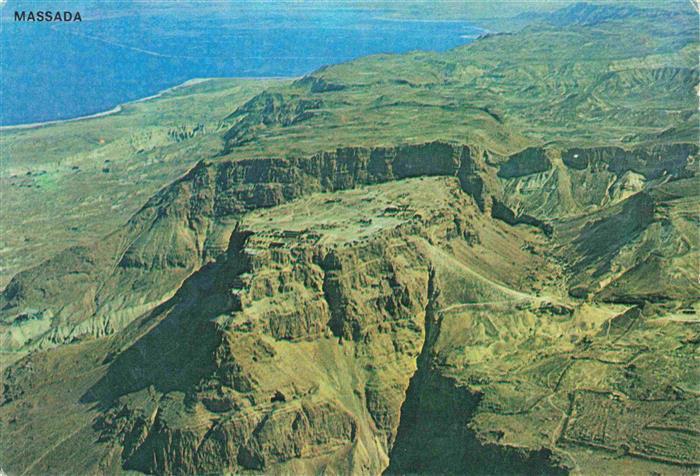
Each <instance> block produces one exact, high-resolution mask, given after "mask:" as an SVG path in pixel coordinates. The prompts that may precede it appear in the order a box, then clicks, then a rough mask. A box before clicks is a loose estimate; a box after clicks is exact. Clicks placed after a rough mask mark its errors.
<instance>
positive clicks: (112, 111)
mask: <svg viewBox="0 0 700 476" xmlns="http://www.w3.org/2000/svg"><path fill="white" fill-rule="evenodd" d="M218 79H232V80H249V81H250V80H271V79H279V80H289V79H297V78H294V77H286V76H279V77H277V76H272V77H267V76H260V77H255V76H251V77H220V78H192V79H188V80H187V81H185V82H183V83H180V84H176V85H175V86H171V87H169V88H166V89H163V90H161V91H158V92H157V93H155V94H151V95H150V96H146V97H143V98H139V99H134V100H133V101H127V102H124V103H121V104H117V105H116V106H115V107H113V108H112V109H109V110H107V111H101V112H96V113H94V114H88V115H85V116H78V117H71V118H68V119H55V120H51V121H44V122H30V123H28V124H13V125H9V126H0V132H5V131H19V130H29V129H38V128H40V127H46V126H53V125H57V124H65V123H70V122H77V121H84V120H88V119H97V118H100V117H106V116H111V115H112V114H118V113H120V112H122V111H123V110H124V106H130V105H132V104H138V103H141V102H145V101H150V100H151V99H158V98H159V97H162V96H164V95H166V94H168V93H170V92H173V91H176V90H178V89H182V88H186V87H189V86H194V85H196V84H202V83H206V82H208V81H214V80H218Z"/></svg>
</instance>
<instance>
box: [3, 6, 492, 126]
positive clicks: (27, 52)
mask: <svg viewBox="0 0 700 476" xmlns="http://www.w3.org/2000/svg"><path fill="white" fill-rule="evenodd" d="M47 3H49V2H47ZM50 4H52V5H54V8H52V10H53V9H55V5H60V6H61V8H60V9H61V10H64V9H68V10H75V8H76V7H77V8H79V10H80V13H81V15H82V18H83V21H82V22H81V23H72V24H57V23H53V24H48V23H18V22H14V21H13V18H12V16H13V14H14V11H15V10H21V9H25V10H30V9H32V7H33V8H34V9H35V10H37V9H40V8H41V7H42V5H43V6H44V7H45V5H46V4H40V3H38V2H18V1H13V0H10V1H9V2H8V3H7V4H6V5H5V6H4V7H2V10H1V11H0V14H1V15H2V22H0V28H1V29H0V125H11V124H23V123H32V122H42V121H48V120H57V119H67V118H72V117H78V116H83V115H87V114H93V113H96V112H100V111H105V110H108V109H111V108H113V107H114V106H116V105H117V104H120V103H123V102H127V101H130V100H134V99H138V98H141V97H145V96H149V95H151V94H154V93H156V92H158V91H160V90H162V89H165V88H168V87H171V86H174V85H176V84H180V83H182V82H184V81H186V80H188V79H191V78H201V77H250V76H255V77H260V76H300V75H303V74H305V73H309V72H311V71H313V70H314V69H316V68H318V67H320V66H323V65H326V64H333V63H338V62H342V61H347V60H350V59H353V58H357V57H359V56H363V55H367V54H373V53H400V52H405V51H410V50H416V49H422V50H438V51H440V50H446V49H450V48H453V47H455V46H458V45H460V44H464V43H467V42H469V41H471V38H473V37H474V36H476V35H478V34H479V33H480V32H481V31H482V30H480V29H479V28H477V27H474V26H472V25H470V24H469V23H467V22H462V21H411V20H395V19H390V18H387V17H386V15H385V13H386V12H383V11H382V10H380V9H359V8H341V7H342V5H343V4H342V3H332V2H318V3H312V2H303V1H302V2H297V3H294V2H280V1H278V2H274V1H273V2H262V1H258V2H255V1H253V2H228V3H224V2H216V3H207V4H203V3H175V2H162V1H161V2H145V3H139V2H101V3H93V2H82V3H80V4H78V3H77V2H76V3H74V2H68V1H65V2H51V3H50ZM41 9H45V8H41Z"/></svg>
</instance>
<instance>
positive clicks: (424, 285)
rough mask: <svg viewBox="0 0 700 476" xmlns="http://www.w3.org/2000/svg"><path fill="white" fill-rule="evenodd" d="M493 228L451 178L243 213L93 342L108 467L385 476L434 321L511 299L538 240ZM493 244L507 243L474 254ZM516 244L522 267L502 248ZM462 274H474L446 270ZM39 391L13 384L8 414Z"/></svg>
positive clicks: (95, 403)
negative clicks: (153, 299) (147, 307)
mask: <svg viewBox="0 0 700 476" xmlns="http://www.w3.org/2000/svg"><path fill="white" fill-rule="evenodd" d="M309 210H314V213H310V212H309ZM492 226H493V225H492V224H491V222H490V221H489V219H488V216H487V215H484V214H482V213H481V212H480V211H479V209H478V206H477V205H476V203H475V202H474V200H473V199H471V198H470V197H469V196H468V195H466V194H464V193H463V192H462V191H461V188H460V186H459V181H458V180H457V179H454V178H452V179H447V178H431V179H412V180H408V181H397V182H390V183H387V184H384V185H378V186H373V187H370V188H366V189H358V190H351V191H347V192H341V193H335V194H332V195H331V194H314V195H311V196H310V197H308V198H307V199H304V200H300V201H295V202H292V203H290V204H289V205H282V206H278V207H274V208H271V209H269V210H263V211H258V212H255V213H253V214H250V215H248V216H247V217H246V218H245V219H243V220H242V221H241V223H240V224H239V225H238V227H237V229H236V230H235V231H234V232H233V233H232V235H231V239H230V241H229V244H228V247H227V250H226V252H225V253H223V254H221V255H220V256H219V258H218V259H217V260H216V261H215V262H213V263H211V264H209V265H206V266H204V267H203V268H201V269H200V270H199V271H197V272H195V273H194V274H193V275H192V276H191V277H190V278H188V279H187V280H186V281H185V282H184V284H183V285H182V286H181V288H180V289H179V291H178V292H177V293H176V294H175V296H173V297H172V298H171V299H170V300H168V301H167V302H165V303H164V304H162V305H161V306H159V307H158V308H156V309H155V310H154V311H153V312H151V313H148V314H146V315H144V316H143V317H141V318H139V319H137V320H136V321H134V322H133V323H132V324H130V325H129V326H127V327H126V328H125V329H124V330H123V331H121V332H119V333H117V334H115V335H114V337H113V338H110V339H107V340H103V341H97V342H96V344H97V345H99V346H100V348H101V349H103V350H102V352H104V354H103V355H105V357H104V358H103V359H102V360H101V361H98V362H97V363H96V366H95V367H94V368H93V369H92V371H87V372H86V374H87V375H89V374H94V373H95V372H96V373H97V375H101V377H99V379H98V380H97V381H94V383H93V384H92V385H91V386H90V387H89V388H88V389H87V390H86V391H85V392H84V394H83V395H82V397H81V399H80V402H78V403H76V404H77V405H80V406H85V407H90V408H98V409H99V416H97V417H96V418H95V420H94V422H93V425H92V430H91V431H92V432H94V434H95V435H96V438H97V439H98V440H99V442H100V444H99V448H102V449H101V450H100V451H101V456H100V457H99V458H97V459H96V460H95V461H96V464H99V465H100V466H99V467H100V468H102V469H103V470H106V469H107V468H117V467H123V468H125V469H133V470H138V471H142V472H146V473H157V474H171V473H178V474H180V473H191V472H197V473H201V472H211V471H224V470H228V471H243V470H259V471H266V472H270V471H272V472H277V471H314V472H315V471H321V470H323V469H324V468H325V470H328V471H339V472H346V471H352V472H359V473H367V474H377V473H379V472H381V471H382V470H383V469H384V468H385V467H386V466H387V465H388V461H389V453H390V451H391V448H392V447H393V445H394V442H395V440H396V437H397V432H398V429H399V426H400V419H401V411H402V410H401V408H402V404H403V402H404V400H405V395H406V391H407V388H408V386H409V381H410V380H411V378H412V376H413V374H414V372H415V370H416V366H417V361H418V359H419V356H420V355H422V354H421V353H422V352H423V351H424V347H425V345H427V344H426V342H428V341H429V340H427V338H426V330H425V326H426V322H431V319H433V317H432V314H430V313H431V312H434V308H435V307H436V306H437V305H438V304H437V303H438V302H443V301H444V302H445V303H447V304H449V303H451V302H452V300H453V299H458V297H457V296H462V298H467V294H468V293H469V291H468V289H470V288H471V289H472V290H473V291H472V292H473V293H474V295H475V296H476V295H482V296H487V295H491V296H492V299H504V297H502V296H505V299H507V296H508V295H509V294H508V293H509V292H510V291H508V290H507V289H506V288H503V289H501V287H503V285H501V284H497V283H496V282H494V281H492V280H494V279H495V280H500V279H502V278H503V277H505V276H508V274H509V273H508V269H510V268H511V267H512V266H513V265H512V264H511V261H510V260H511V259H515V260H516V261H517V262H521V261H523V260H525V259H526V256H527V255H528V253H527V252H525V251H523V250H522V249H521V248H520V245H521V243H523V240H524V239H525V237H526V235H521V234H519V233H517V232H514V231H510V230H508V229H507V228H506V226H505V225H503V226H502V227H501V228H499V227H498V226H496V228H492ZM479 230H481V231H479ZM492 233H493V234H495V235H498V234H505V236H504V237H503V238H502V239H496V240H489V243H490V244H485V245H482V244H480V243H479V239H478V236H479V235H480V234H481V235H483V236H485V237H486V236H489V235H490V234H492ZM500 240H503V241H500ZM508 242H510V245H509V246H506V247H505V248H502V249H508V250H511V252H512V253H513V254H511V255H510V256H509V257H499V256H498V254H497V253H496V252H494V251H493V250H492V249H491V248H490V246H491V244H494V245H499V244H500V245H503V244H504V243H508ZM489 257H490V258H489ZM483 259H487V260H488V259H490V260H491V262H492V264H493V273H494V274H492V275H491V276H479V277H478V278H476V279H477V281H478V283H480V284H472V285H470V286H468V287H461V286H456V285H455V283H457V282H459V281H460V280H465V281H473V280H474V279H475V276H476V275H475V274H474V273H475V271H471V268H470V266H472V264H473V263H474V262H478V261H479V260H483ZM453 261H454V264H451V263H452V262H453ZM455 265H457V266H459V267H463V268H464V269H462V270H459V269H458V270H457V271H456V272H455V271H454V270H453V271H451V272H449V271H448V269H449V268H450V267H454V266H455ZM488 289H492V291H491V292H489V291H488ZM443 292H444V293H445V294H446V296H448V297H447V300H446V301H445V300H441V298H440V297H439V296H440V295H441V293H443ZM465 292H466V293H467V294H464V293H465ZM499 296H500V297H499ZM431 309H432V311H431ZM40 388H41V382H40V381H25V380H16V379H14V378H12V377H11V375H8V380H7V385H6V388H5V393H4V395H5V397H4V398H5V401H6V407H5V408H6V409H7V408H8V406H7V405H9V406H12V405H13V402H15V401H18V400H21V398H20V397H21V396H22V395H27V394H28V393H30V392H35V391H37V390H38V389H40ZM39 391H40V390H39ZM8 402H9V403H8ZM39 450H40V449H39V448H36V451H39ZM30 451H33V450H30ZM47 462H48V461H47Z"/></svg>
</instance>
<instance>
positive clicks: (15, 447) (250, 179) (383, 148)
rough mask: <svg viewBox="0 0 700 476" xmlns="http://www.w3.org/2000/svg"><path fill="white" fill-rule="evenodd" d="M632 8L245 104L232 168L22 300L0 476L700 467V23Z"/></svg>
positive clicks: (29, 280)
mask: <svg viewBox="0 0 700 476" xmlns="http://www.w3.org/2000/svg"><path fill="white" fill-rule="evenodd" d="M611 12H612V13H611ZM630 12H633V13H635V14H634V15H633V14H629V13H630ZM637 13H638V12H637V11H636V10H626V9H623V10H619V9H616V8H611V9H605V8H603V9H602V10H598V9H597V8H596V7H579V8H573V9H570V10H566V11H563V12H562V13H560V15H559V16H556V15H555V16H553V17H552V18H550V20H551V21H550V24H539V25H536V26H533V27H531V28H528V29H526V30H524V31H523V32H521V33H518V34H514V35H489V36H487V37H485V38H482V39H480V40H479V41H477V42H475V43H474V44H473V45H472V46H469V47H468V48H466V49H457V50H455V51H452V52H447V53H444V54H439V55H438V54H432V53H415V54H410V55H407V56H402V57H398V56H397V57H393V56H382V57H379V58H369V59H360V60H358V61H356V62H353V63H350V64H348V65H339V66H336V67H329V68H324V69H322V70H320V71H318V72H316V73H314V74H312V75H310V76H309V77H307V78H304V79H302V80H299V81H296V82H294V83H293V84H289V85H286V86H281V87H277V88H272V89H270V90H268V91H266V92H264V93H262V94H259V95H258V96H256V97H255V98H253V99H251V100H250V101H248V102H247V103H246V104H244V105H243V106H241V107H239V108H238V109H237V110H235V112H233V113H232V114H228V111H227V114H228V116H227V117H226V119H225V121H224V122H222V123H220V124H218V125H217V126H216V127H218V129H217V130H220V131H221V133H220V134H221V137H219V138H218V139H219V141H220V143H219V144H220V145H221V146H223V149H224V152H223V155H219V156H214V154H212V157H211V158H210V159H206V160H202V161H199V162H198V163H197V164H196V165H195V166H194V167H192V168H191V169H190V170H189V171H188V172H187V173H186V174H185V175H183V176H182V177H181V178H180V179H178V180H176V181H175V182H173V183H171V184H170V185H168V186H166V187H164V188H163V189H161V191H160V192H158V193H157V194H156V195H154V196H153V197H152V198H151V199H150V200H148V202H147V203H146V204H145V205H144V206H143V207H142V209H141V210H140V211H138V213H136V214H134V215H133V217H132V218H131V219H130V220H128V222H127V223H125V224H124V225H123V226H122V227H119V228H118V229H116V230H115V231H114V232H113V233H111V234H109V235H107V236H105V238H104V239H103V240H100V241H98V242H96V243H94V244H92V245H87V246H81V247H74V248H70V249H67V250H66V251H64V252H62V253H60V254H58V255H56V256H55V257H54V258H52V259H51V260H49V261H47V262H45V263H43V264H42V265H41V266H39V267H36V268H32V269H29V270H26V271H24V272H21V273H19V274H18V275H16V276H15V277H14V278H13V279H12V281H11V282H10V284H9V285H8V286H7V287H6V288H5V290H4V291H3V293H2V295H1V296H0V330H1V331H0V350H1V351H3V352H12V354H9V353H7V354H4V355H8V356H10V355H11V356H16V358H15V357H13V359H14V360H13V362H8V363H7V364H6V365H5V366H4V367H3V368H2V372H3V386H2V393H1V396H0V439H1V441H0V452H1V454H0V456H1V458H0V459H2V462H3V469H4V470H7V471H9V472H11V473H14V472H18V473H19V472H25V473H27V474H45V473H66V474H95V473H99V474H115V473H120V472H123V471H134V472H140V473H147V474H209V473H241V472H260V473H266V474H268V473H272V474H276V473H281V474H320V473H324V474H325V473H329V474H333V473H341V474H381V473H388V474H405V473H413V472H417V473H424V474H472V473H473V474H565V473H569V472H572V473H582V474H598V473H602V474H618V473H634V474H647V473H654V472H655V473H660V474H689V473H693V472H694V469H695V468H697V467H698V465H700V454H699V453H698V449H699V448H700V442H699V441H698V434H697V431H695V427H696V426H697V424H696V423H697V418H696V415H697V414H698V408H697V406H698V402H699V401H700V399H698V391H699V389H698V386H697V373H698V368H697V365H696V359H695V354H696V353H697V346H698V343H700V338H699V337H698V330H697V319H696V313H697V307H698V301H699V300H700V287H699V285H698V282H697V263H698V259H700V254H699V252H698V249H700V243H698V234H697V206H698V190H700V188H699V187H698V186H697V185H698V183H697V176H696V174H695V170H696V164H695V161H696V160H697V155H698V148H697V145H696V144H695V141H694V138H695V136H696V124H695V122H693V121H694V118H696V117H697V116H696V114H697V111H696V107H695V99H693V101H692V102H693V104H692V105H691V106H692V107H690V108H689V107H688V104H686V102H687V101H686V100H687V98H689V97H690V98H695V93H694V89H695V88H696V87H697V73H696V71H695V70H692V71H691V70H688V68H685V69H684V67H672V66H668V64H671V65H674V64H685V63H687V62H688V58H689V57H691V56H692V61H693V62H695V60H696V58H697V55H696V54H695V53H694V52H695V51H696V45H695V43H693V42H696V38H695V37H696V35H695V33H693V34H692V35H689V34H688V31H686V30H687V28H686V26H687V25H688V24H689V23H688V21H689V20H688V16H687V15H685V16H683V15H682V14H678V15H676V16H673V21H674V22H675V23H674V24H673V25H670V26H669V25H668V24H667V22H668V20H663V18H665V17H663V16H662V15H658V14H656V13H654V14H651V13H650V14H649V15H637ZM657 13H658V12H657ZM613 14H620V15H622V16H624V17H625V20H624V21H622V20H619V19H617V20H616V19H614V18H609V17H610V15H613ZM650 18H651V19H653V23H652V24H649V23H648V22H649V19H650ZM695 20H696V18H695V17H693V18H692V24H693V25H695V24H696V21H695ZM562 22H564V23H565V24H567V25H573V26H571V27H570V28H567V29H566V31H563V30H561V29H557V28H556V26H553V25H557V24H560V23H562ZM645 22H647V23H645ZM664 22H666V23H664ZM591 25H595V29H593V30H591V29H590V26H591ZM679 25H680V26H679ZM652 27H653V29H652ZM640 28H641V29H640ZM640 31H641V32H642V33H640ZM646 31H653V32H654V34H653V35H652V34H649V35H647V34H646V33H644V32H646ZM693 31H694V30H693ZM573 50H575V51H576V55H572V51H573ZM601 58H603V60H601ZM359 73H362V74H359ZM232 109H233V107H232ZM222 117H223V116H222ZM370 126H371V127H370ZM183 130H186V129H183ZM183 134H184V135H183ZM183 134H176V135H177V136H178V138H179V140H180V141H181V142H183V143H186V142H187V141H188V140H190V138H188V134H186V133H183ZM179 143H180V142H178V144H179ZM15 353H16V354H15ZM20 356H22V358H20Z"/></svg>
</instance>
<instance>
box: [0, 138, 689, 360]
mask: <svg viewBox="0 0 700 476" xmlns="http://www.w3.org/2000/svg"><path fill="white" fill-rule="evenodd" d="M696 155H697V147H696V146H694V145H690V144H679V145H674V146H668V147H665V148H663V147H651V148H638V149H635V150H632V151H625V150H623V149H617V148H600V149H567V150H558V149H537V148H533V149H527V150H525V151H523V152H521V153H517V154H514V155H513V156H510V157H507V158H501V159H498V160H496V161H494V159H493V158H491V157H490V156H489V155H488V153H485V152H484V151H482V150H480V149H478V148H473V147H467V146H456V145H452V144H447V143H442V142H433V143H428V144H423V145H415V146H399V147H378V148H363V147H354V148H341V149H338V150H336V151H334V152H323V153H318V154H316V155H314V156H311V157H303V158H296V157H288V158H284V159H282V158H270V159H247V160H231V161H226V160H220V161H213V162H200V163H199V164H198V165H197V166H195V167H194V168H193V169H192V170H191V171H190V172H189V173H188V174H187V175H185V176H184V177H183V178H181V179H180V180H178V181H177V182H175V183H174V184H172V185H170V186H168V187H166V188H165V189H164V190H163V191H162V192H161V193H159V194H158V195H156V196H155V197H154V198H153V199H152V200H150V201H149V202H148V203H147V204H146V205H145V206H144V207H143V209H142V210H141V211H140V212H139V213H137V214H136V215H135V216H134V217H133V218H132V219H131V220H129V222H128V223H127V224H126V225H125V226H124V227H122V228H121V229H120V230H118V231H116V232H114V233H113V234H111V235H109V236H108V237H106V238H105V239H104V240H103V241H102V242H100V243H98V244H96V245H94V246H92V247H79V248H71V249H68V250H66V251H65V252H63V253H61V254H59V255H57V256H56V257H55V258H53V259H51V260H50V261H48V262H47V263H45V264H43V265H42V266H40V267H37V268H34V269H32V270H28V271H25V272H23V273H20V274H18V275H17V276H16V277H15V278H13V280H12V281H11V282H10V284H9V285H8V286H7V288H6V289H5V290H4V292H3V294H2V298H1V299H2V309H3V311H2V315H3V326H4V328H5V329H6V332H4V333H3V338H2V346H3V348H5V349H12V350H18V349H25V348H27V349H28V348H46V347H50V346H53V345H56V344H59V343H61V342H68V341H71V340H74V339H79V338H81V337H83V336H103V335H107V334H110V333H113V332H114V331H116V330H118V329H121V328H123V327H124V326H125V325H126V324H128V323H129V322H130V321H132V320H133V319H135V318H136V317H138V316H139V315H140V314H142V313H144V312H147V311H149V310H150V309H153V308H154V307H155V306H157V305H158V304H160V303H162V302H163V301H164V300H166V299H167V298H169V297H170V296H172V295H173V293H174V292H175V291H176V290H177V288H178V287H179V286H180V284H181V283H182V281H183V280H184V279H186V278H187V277H188V276H190V275H191V274H192V272H194V271H195V270H197V269H199V268H200V267H201V266H202V265H204V264H206V263H207V262H211V261H212V260H213V259H215V257H216V256H217V255H218V254H220V253H221V252H222V250H223V249H224V248H225V246H226V245H225V244H226V242H227V240H228V239H229V237H230V234H231V232H232V230H233V228H234V226H235V223H236V221H237V220H238V219H239V217H241V216H242V215H243V214H245V213H247V212H250V211H251V210H255V209H258V208H268V207H274V206H276V205H279V204H282V203H285V202H288V201H290V200H294V199H296V198H299V197H302V196H304V195H307V194H309V193H313V192H318V191H327V192H329V191H337V190H346V189H352V188H354V187H357V186H359V185H366V184H375V183H384V182H389V181H393V180H401V179H405V178H410V177H420V176H456V177H458V178H459V180H460V185H461V188H462V190H464V191H465V192H467V193H468V194H469V195H471V196H472V197H473V198H474V200H475V201H476V203H477V204H478V205H479V207H480V208H481V209H482V210H485V209H488V210H490V211H491V215H492V216H493V217H495V218H498V219H501V220H504V221H506V222H507V223H509V224H512V225H516V224H520V223H523V224H528V225H534V226H537V227H540V228H542V229H543V230H544V231H546V232H547V233H551V231H552V227H551V225H550V224H548V223H547V222H548V221H551V220H552V219H556V218H557V217H563V216H570V215H572V214H575V213H577V212H578V213H580V212H581V211H584V210H591V209H593V210H595V209H597V208H600V207H602V206H604V205H608V204H610V203H611V202H614V200H616V199H617V200H619V199H622V198H625V197H626V196H629V194H630V192H624V190H626V189H629V188H630V187H632V188H633V189H634V190H636V191H639V190H643V189H644V188H645V187H647V186H650V185H654V184H657V183H659V182H660V181H663V180H671V179H675V178H681V177H688V176H689V175H692V166H691V165H689V164H691V163H692V161H693V160H694V158H695V157H696ZM514 164H517V165H514ZM630 174H635V177H636V178H635V179H634V181H633V183H631V182H630V180H631V179H630ZM635 184H636V185H635ZM124 289H130V290H131V292H129V293H128V294H125V293H124V292H123V290H124Z"/></svg>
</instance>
